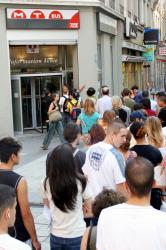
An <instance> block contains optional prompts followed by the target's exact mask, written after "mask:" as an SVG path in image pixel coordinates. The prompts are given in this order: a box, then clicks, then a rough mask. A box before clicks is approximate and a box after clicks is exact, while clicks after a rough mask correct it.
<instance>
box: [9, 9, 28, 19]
mask: <svg viewBox="0 0 166 250" xmlns="http://www.w3.org/2000/svg"><path fill="white" fill-rule="evenodd" d="M11 17H12V18H16V19H26V18H27V17H26V14H25V12H24V11H22V10H15V11H13V13H12V15H11Z"/></svg>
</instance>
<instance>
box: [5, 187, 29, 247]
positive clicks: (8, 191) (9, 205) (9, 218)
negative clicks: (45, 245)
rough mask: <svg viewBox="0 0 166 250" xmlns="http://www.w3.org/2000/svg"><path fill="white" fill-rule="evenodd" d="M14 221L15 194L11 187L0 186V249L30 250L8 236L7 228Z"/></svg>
mask: <svg viewBox="0 0 166 250" xmlns="http://www.w3.org/2000/svg"><path fill="white" fill-rule="evenodd" d="M15 219H16V194H15V190H14V189H13V188H12V187H9V186H7V185H3V184H0V249H2V250H30V249H31V248H30V247H29V246H28V245H26V244H25V243H23V242H21V241H19V240H16V239H14V238H12V237H11V236H9V234H8V228H9V227H12V226H13V225H14V222H15Z"/></svg>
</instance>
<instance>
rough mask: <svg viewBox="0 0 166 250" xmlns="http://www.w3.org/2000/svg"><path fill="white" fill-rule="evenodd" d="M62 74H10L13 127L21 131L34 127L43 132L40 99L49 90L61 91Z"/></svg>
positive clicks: (41, 99)
mask: <svg viewBox="0 0 166 250" xmlns="http://www.w3.org/2000/svg"><path fill="white" fill-rule="evenodd" d="M62 80H63V78H62V74H57V73H55V75H54V74H53V73H52V74H42V75H35V74H34V75H17V76H12V101H13V123H14V129H15V131H18V132H23V131H25V130H28V129H35V130H37V131H39V132H43V127H44V125H45V124H44V121H43V114H42V112H43V110H42V101H43V99H44V98H45V96H46V95H47V93H48V92H49V91H50V92H52V93H53V92H59V93H61V89H62Z"/></svg>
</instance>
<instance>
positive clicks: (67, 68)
mask: <svg viewBox="0 0 166 250" xmlns="http://www.w3.org/2000/svg"><path fill="white" fill-rule="evenodd" d="M6 13H7V29H8V30H7V36H8V41H9V54H10V72H11V90H12V108H13V124H14V131H18V132H22V131H24V130H26V129H37V130H38V131H42V125H43V121H42V98H43V97H44V96H45V94H46V92H48V91H49V92H52V93H53V92H59V93H60V94H61V93H62V86H63V83H68V84H69V85H70V86H71V87H73V71H74V74H75V75H77V74H78V73H77V72H76V71H78V68H77V63H76V62H74V59H73V58H74V53H77V41H78V34H77V30H78V29H79V25H80V24H79V11H77V10H61V11H60V10H59V11H53V10H47V9H42V10H35V9H19V10H18V9H7V10H6ZM54 28H55V29H56V30H52V29H54ZM34 31H35V32H34ZM43 31H44V36H43V34H42V32H43ZM47 31H48V32H47ZM71 33H73V34H71ZM46 34H47V35H48V36H46ZM73 63H75V66H73ZM75 84H77V83H76V81H75Z"/></svg>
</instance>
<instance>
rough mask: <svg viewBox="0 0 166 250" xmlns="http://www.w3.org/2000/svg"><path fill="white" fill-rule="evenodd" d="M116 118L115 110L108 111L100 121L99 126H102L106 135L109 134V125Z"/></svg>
mask: <svg viewBox="0 0 166 250" xmlns="http://www.w3.org/2000/svg"><path fill="white" fill-rule="evenodd" d="M115 118H116V114H115V111H114V110H106V111H105V112H104V114H103V118H102V119H99V120H98V124H99V125H100V126H102V128H103V129H104V131H105V133H107V128H108V126H109V124H110V123H111V122H112V121H114V120H115Z"/></svg>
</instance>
